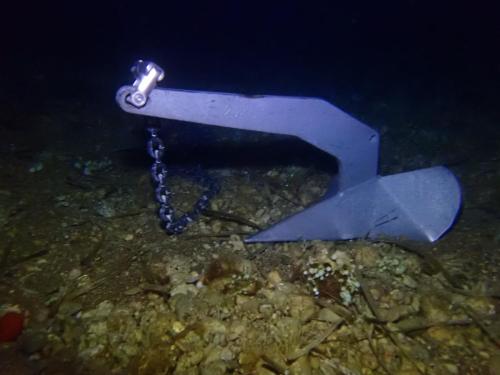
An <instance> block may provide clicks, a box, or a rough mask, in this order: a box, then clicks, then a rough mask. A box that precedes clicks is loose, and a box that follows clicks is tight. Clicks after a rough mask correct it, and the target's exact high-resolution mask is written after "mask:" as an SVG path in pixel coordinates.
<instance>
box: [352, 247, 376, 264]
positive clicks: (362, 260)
mask: <svg viewBox="0 0 500 375" xmlns="http://www.w3.org/2000/svg"><path fill="white" fill-rule="evenodd" d="M354 259H355V261H356V264H357V265H360V266H363V267H367V268H370V267H375V266H376V265H377V262H378V260H379V259H380V256H379V254H378V252H377V250H376V249H374V248H372V247H369V246H364V247H362V248H361V249H358V251H357V252H356V255H355V257H354Z"/></svg>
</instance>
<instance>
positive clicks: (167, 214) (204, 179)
mask: <svg viewBox="0 0 500 375" xmlns="http://www.w3.org/2000/svg"><path fill="white" fill-rule="evenodd" d="M148 132H149V134H150V138H149V141H148V143H147V150H148V154H149V156H151V157H152V158H153V159H154V162H153V165H152V166H151V176H152V178H153V180H154V181H155V183H156V189H155V195H156V200H157V201H158V203H159V205H160V209H159V210H158V216H159V217H160V220H161V221H162V226H163V227H164V228H165V230H166V231H167V233H168V234H180V233H182V232H184V231H185V230H186V228H187V226H188V225H189V224H190V223H192V222H193V221H195V220H196V219H197V218H198V217H199V216H200V214H201V212H202V211H203V210H204V209H206V208H207V207H208V204H209V202H210V199H212V198H213V197H214V196H215V195H216V194H217V193H218V192H219V190H220V187H219V185H218V184H217V182H216V181H215V180H214V179H213V178H211V177H210V176H208V175H207V174H204V173H202V172H201V170H198V171H197V173H196V174H195V176H194V177H195V180H196V181H197V182H198V183H199V184H200V185H202V186H203V187H204V188H205V191H204V192H203V194H202V195H201V197H200V198H199V199H198V201H197V202H196V203H195V205H194V207H193V208H192V210H191V211H189V212H186V213H184V214H183V215H181V216H180V217H179V218H178V219H177V218H176V217H175V210H174V208H173V207H172V205H171V197H172V192H171V191H170V190H169V188H168V186H167V176H168V170H167V166H166V165H165V163H163V162H162V160H161V159H162V158H163V155H164V154H165V145H164V143H163V141H162V139H161V138H160V137H159V135H158V129H157V128H148Z"/></svg>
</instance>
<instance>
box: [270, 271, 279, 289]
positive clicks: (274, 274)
mask: <svg viewBox="0 0 500 375" xmlns="http://www.w3.org/2000/svg"><path fill="white" fill-rule="evenodd" d="M267 282H268V283H269V285H270V286H271V287H277V286H278V285H279V284H280V283H281V282H282V280H281V276H280V274H279V272H278V271H271V272H269V273H268V274H267Z"/></svg>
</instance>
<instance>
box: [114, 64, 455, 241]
mask: <svg viewBox="0 0 500 375" xmlns="http://www.w3.org/2000/svg"><path fill="white" fill-rule="evenodd" d="M134 71H135V73H136V78H137V79H136V81H135V82H134V84H133V85H132V86H123V87H121V88H120V89H119V90H118V92H117V95H116V100H117V102H118V104H119V105H120V107H121V108H122V109H123V110H125V111H127V112H130V113H134V114H139V115H144V116H154V117H160V118H166V119H173V120H181V121H188V122H194V123H200V124H205V125H215V126H223V127H229V128H236V129H245V130H256V131H261V132H267V133H274V134H286V135H293V136H296V137H299V138H300V139H302V140H304V141H305V142H308V143H310V144H312V145H314V146H316V147H318V148H319V149H321V150H323V151H325V152H327V153H328V154H330V155H332V156H333V157H335V158H336V159H337V162H338V174H337V175H336V176H334V178H333V180H332V182H331V185H330V187H329V189H328V191H327V192H326V194H325V195H324V197H323V198H322V199H321V200H320V201H319V202H317V203H315V204H313V205H311V206H310V207H308V208H306V209H305V210H303V211H301V212H298V213H296V214H294V215H292V216H290V217H288V218H285V219H284V220H282V221H280V222H278V223H276V224H274V225H272V226H271V227H269V228H268V229H266V230H263V231H261V232H259V233H256V234H255V235H253V236H251V237H249V238H247V239H246V241H247V242H275V241H299V240H346V239H352V238H371V239H377V238H406V239H411V240H417V241H435V240H437V239H438V238H439V237H440V236H442V235H443V234H444V233H445V232H446V231H447V230H448V229H449V228H450V227H451V226H452V224H453V222H454V220H455V218H456V215H457V213H458V210H459V208H460V204H461V192H460V186H459V184H458V181H457V180H456V178H455V176H454V175H453V174H452V173H451V172H450V171H449V170H448V169H446V168H445V167H441V166H438V167H432V168H427V169H419V170H415V171H411V172H405V173H399V174H394V175H389V176H379V175H378V174H377V166H378V154H379V134H378V133H377V131H375V130H374V129H372V128H370V127H368V126H367V125H365V124H363V123H361V122H360V121H358V120H356V119H355V118H353V117H352V116H350V115H348V114H347V113H345V112H343V111H341V110H340V109H338V108H337V107H335V106H334V105H332V104H330V103H328V102H326V101H324V100H322V99H318V98H303V97H285V96H255V97H249V96H243V95H238V94H227V93H215V92H202V91H185V90H172V89H162V88H155V87H156V83H157V82H158V81H160V80H161V79H162V78H163V75H164V74H163V70H162V69H161V68H159V67H158V66H157V65H156V64H154V63H151V62H143V61H140V62H138V63H137V64H136V66H135V70H134Z"/></svg>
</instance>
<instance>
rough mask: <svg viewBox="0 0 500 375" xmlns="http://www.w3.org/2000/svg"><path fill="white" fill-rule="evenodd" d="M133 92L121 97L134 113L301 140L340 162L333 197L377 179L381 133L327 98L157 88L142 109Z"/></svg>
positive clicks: (128, 89)
mask: <svg viewBox="0 0 500 375" xmlns="http://www.w3.org/2000/svg"><path fill="white" fill-rule="evenodd" d="M132 91H133V87H131V86H124V87H122V88H121V89H120V90H119V91H118V94H117V101H118V103H119V105H120V106H121V107H122V109H123V110H125V111H127V112H130V113H134V114H139V115H145V116H153V117H160V118H165V119H173V120H180V121H188V122H194V123H200V124H205V125H215V126H223V127H230V128H235V129H244V130H254V131H262V132H267V133H274V134H284V135H292V136H296V137H299V138H301V139H302V140H304V141H306V142H308V143H310V144H312V145H314V146H316V147H318V148H319V149H321V150H323V151H325V152H327V153H328V154H330V155H332V156H333V157H335V158H336V159H337V161H338V168H339V173H338V176H337V179H336V184H337V186H335V189H332V190H331V191H330V193H334V192H336V191H339V190H340V191H341V190H343V189H346V188H349V187H351V186H355V185H357V184H359V183H362V182H363V181H366V180H369V179H370V178H373V177H375V176H376V175H377V163H378V149H379V135H378V133H377V132H376V131H375V130H374V129H372V128H370V127H368V126H366V125H365V124H363V123H362V122H360V121H358V120H356V119H355V118H353V117H352V116H350V115H348V114H347V113H345V112H343V111H341V110H340V109H338V108H337V107H335V106H333V105H332V104H330V103H328V102H326V101H324V100H321V99H317V98H302V97H285V96H244V95H237V94H226V93H214V92H202V91H185V90H172V89H154V90H153V91H152V92H151V93H150V95H149V100H148V102H147V103H146V104H145V105H144V106H143V107H141V108H137V107H134V106H132V105H130V104H129V103H128V102H127V100H126V98H127V95H129V93H130V92H132Z"/></svg>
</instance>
